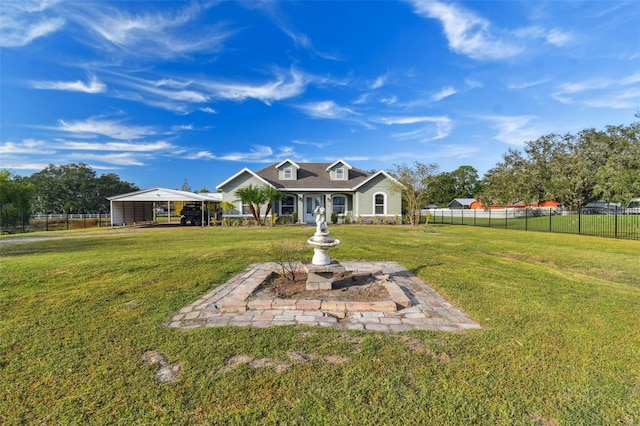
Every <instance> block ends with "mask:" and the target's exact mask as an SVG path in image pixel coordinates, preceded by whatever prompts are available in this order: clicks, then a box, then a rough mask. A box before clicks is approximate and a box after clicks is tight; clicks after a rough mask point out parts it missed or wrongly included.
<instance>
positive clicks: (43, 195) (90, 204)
mask: <svg viewBox="0 0 640 426" xmlns="http://www.w3.org/2000/svg"><path fill="white" fill-rule="evenodd" d="M28 181H29V182H31V183H32V184H33V186H34V190H35V194H34V201H33V203H34V204H33V208H34V210H35V211H36V212H41V213H46V212H57V213H63V212H66V213H98V212H107V211H108V204H107V201H106V198H107V197H111V196H113V195H118V194H122V193H126V192H132V191H136V190H137V189H138V187H137V186H135V185H133V184H131V183H128V182H123V181H121V180H120V178H119V177H118V176H117V175H115V174H107V175H102V176H100V177H97V176H96V173H95V171H94V170H93V169H92V168H91V167H90V166H88V165H86V164H82V163H80V164H65V165H62V166H55V165H53V164H50V165H49V166H48V167H46V168H45V169H44V170H42V171H40V172H38V173H34V174H33V175H31V176H30V177H29V178H28Z"/></svg>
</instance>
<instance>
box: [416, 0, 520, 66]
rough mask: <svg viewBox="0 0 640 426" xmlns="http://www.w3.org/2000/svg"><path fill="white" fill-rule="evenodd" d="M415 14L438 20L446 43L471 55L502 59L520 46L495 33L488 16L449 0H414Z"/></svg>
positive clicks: (480, 57)
mask: <svg viewBox="0 0 640 426" xmlns="http://www.w3.org/2000/svg"><path fill="white" fill-rule="evenodd" d="M411 3H412V4H413V7H414V10H415V12H416V13H417V14H418V15H421V16H424V17H426V18H433V19H437V20H439V21H440V22H441V23H442V26H443V29H444V33H445V35H446V37H447V39H448V41H449V47H450V48H451V49H452V50H453V51H455V52H457V53H460V54H463V55H466V56H469V57H470V58H473V59H505V58H511V57H513V56H516V55H518V54H520V53H521V52H522V50H523V49H522V48H521V47H519V46H517V45H515V44H513V43H511V42H509V41H508V40H506V39H503V38H501V37H499V36H496V35H495V34H494V33H493V32H492V31H491V28H490V27H491V24H490V22H489V21H488V20H486V19H484V18H482V17H480V16H477V15H476V14H474V13H473V12H471V11H469V10H467V9H464V8H462V7H460V6H457V5H455V4H451V3H441V2H437V1H423V0H414V1H412V2H411Z"/></svg>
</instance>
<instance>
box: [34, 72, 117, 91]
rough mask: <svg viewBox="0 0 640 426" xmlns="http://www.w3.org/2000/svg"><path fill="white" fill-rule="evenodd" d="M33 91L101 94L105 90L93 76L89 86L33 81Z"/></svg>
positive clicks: (75, 82) (104, 86)
mask: <svg viewBox="0 0 640 426" xmlns="http://www.w3.org/2000/svg"><path fill="white" fill-rule="evenodd" d="M31 85H32V87H33V88H34V89H45V90H66V91H76V92H84V93H90V94H94V93H102V92H104V91H105V90H107V86H106V84H104V83H102V82H100V81H99V80H98V79H97V78H96V77H95V76H92V77H91V80H90V81H89V84H86V83H84V82H82V81H80V80H78V81H35V82H32V83H31Z"/></svg>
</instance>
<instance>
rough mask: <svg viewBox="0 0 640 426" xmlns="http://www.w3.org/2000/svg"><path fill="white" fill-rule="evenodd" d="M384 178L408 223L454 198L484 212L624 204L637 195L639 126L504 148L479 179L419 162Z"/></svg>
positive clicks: (470, 172) (467, 171)
mask: <svg viewBox="0 0 640 426" xmlns="http://www.w3.org/2000/svg"><path fill="white" fill-rule="evenodd" d="M390 173H391V175H392V176H394V177H395V178H396V179H397V180H398V182H399V183H400V184H401V185H400V188H401V190H402V198H403V204H404V210H405V211H406V212H413V214H408V215H407V221H408V222H409V223H417V221H418V220H419V211H420V209H423V208H424V207H425V206H427V205H428V204H436V205H438V206H441V207H442V206H445V205H446V204H447V203H448V202H450V201H451V200H452V199H454V198H476V199H478V200H479V201H480V202H481V203H482V204H483V206H485V207H487V208H489V207H491V206H496V205H497V206H505V205H513V204H515V203H522V204H524V205H537V204H538V203H540V202H542V201H546V200H555V201H557V202H559V203H560V204H562V205H564V206H565V207H567V208H570V209H577V208H579V207H581V206H584V205H585V204H586V203H589V202H594V201H609V202H619V203H622V204H623V205H626V204H627V203H628V202H629V201H630V200H631V199H632V198H634V197H638V196H640V123H639V122H636V123H632V124H630V125H628V126H607V127H606V128H605V130H596V129H585V130H583V131H581V132H579V133H577V134H565V135H557V134H548V135H545V136H542V137H540V138H538V139H536V140H533V141H528V142H526V143H525V144H524V147H523V149H522V150H517V149H509V150H508V151H507V152H506V153H505V154H504V155H503V156H502V161H500V162H499V163H498V164H497V165H496V166H495V167H493V168H492V169H490V170H489V171H487V173H485V175H484V177H483V178H482V179H479V177H478V173H477V170H476V169H474V168H473V167H471V166H461V167H459V168H458V169H456V170H454V171H453V172H445V173H438V165H437V164H434V163H431V164H423V163H419V162H416V163H414V164H413V165H406V164H400V165H395V166H394V168H393V169H392V170H391V171H390ZM416 215H418V217H416Z"/></svg>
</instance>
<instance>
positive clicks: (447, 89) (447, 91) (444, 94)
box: [431, 86, 458, 102]
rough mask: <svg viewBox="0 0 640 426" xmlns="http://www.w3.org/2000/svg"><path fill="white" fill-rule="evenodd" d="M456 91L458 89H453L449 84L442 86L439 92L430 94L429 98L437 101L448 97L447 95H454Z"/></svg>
mask: <svg viewBox="0 0 640 426" xmlns="http://www.w3.org/2000/svg"><path fill="white" fill-rule="evenodd" d="M456 93H458V91H457V90H456V89H454V88H453V87H451V86H449V87H444V88H442V90H440V91H439V92H437V93H434V94H433V95H432V96H431V100H432V101H434V102H438V101H441V100H443V99H444V98H448V97H449V96H452V95H455V94H456Z"/></svg>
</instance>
